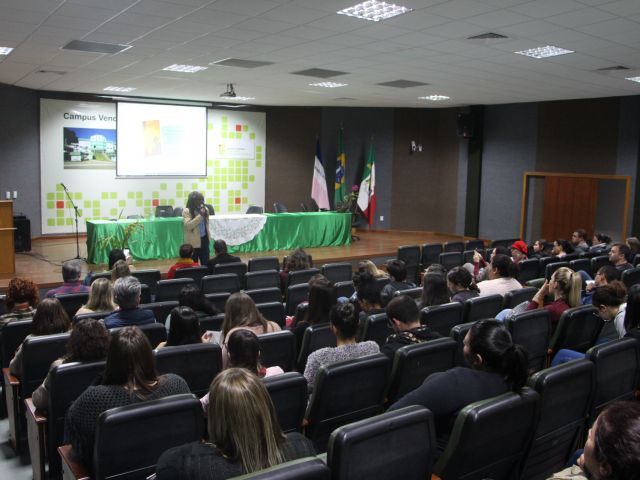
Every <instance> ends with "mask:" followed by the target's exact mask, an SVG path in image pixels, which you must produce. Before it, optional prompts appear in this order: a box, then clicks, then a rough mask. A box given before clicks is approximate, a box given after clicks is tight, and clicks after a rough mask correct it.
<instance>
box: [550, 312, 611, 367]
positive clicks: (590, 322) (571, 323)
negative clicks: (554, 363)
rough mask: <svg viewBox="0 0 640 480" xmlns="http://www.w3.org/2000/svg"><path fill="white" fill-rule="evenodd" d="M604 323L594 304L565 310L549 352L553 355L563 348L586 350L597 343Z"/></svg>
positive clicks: (551, 341) (552, 338)
mask: <svg viewBox="0 0 640 480" xmlns="http://www.w3.org/2000/svg"><path fill="white" fill-rule="evenodd" d="M602 325H603V321H602V318H600V317H599V316H598V314H597V311H596V309H595V308H594V307H593V306H592V305H582V306H580V307H575V308H569V309H568V310H565V311H564V312H563V313H562V315H561V317H560V321H559V322H558V325H557V327H556V331H555V333H554V334H553V337H551V340H550V341H549V354H550V355H553V354H555V353H557V352H558V350H560V349H562V348H567V349H569V350H576V351H578V352H583V353H584V352H586V351H587V350H588V349H589V348H591V347H592V346H593V345H594V344H595V342H596V340H597V338H598V335H600V330H602Z"/></svg>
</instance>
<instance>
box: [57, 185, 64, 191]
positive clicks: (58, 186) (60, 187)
mask: <svg viewBox="0 0 640 480" xmlns="http://www.w3.org/2000/svg"><path fill="white" fill-rule="evenodd" d="M63 190H64V188H63V187H62V185H61V184H57V185H56V192H62V191H63Z"/></svg>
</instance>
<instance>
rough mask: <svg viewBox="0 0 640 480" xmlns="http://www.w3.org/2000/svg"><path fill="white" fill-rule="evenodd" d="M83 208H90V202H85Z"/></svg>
mask: <svg viewBox="0 0 640 480" xmlns="http://www.w3.org/2000/svg"><path fill="white" fill-rule="evenodd" d="M83 206H84V208H91V200H85V201H84V203H83Z"/></svg>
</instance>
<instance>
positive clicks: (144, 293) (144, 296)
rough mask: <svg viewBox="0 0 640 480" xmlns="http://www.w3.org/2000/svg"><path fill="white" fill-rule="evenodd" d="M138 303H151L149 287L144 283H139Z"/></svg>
mask: <svg viewBox="0 0 640 480" xmlns="http://www.w3.org/2000/svg"><path fill="white" fill-rule="evenodd" d="M140 303H151V288H150V287H149V285H146V284H144V283H141V284H140Z"/></svg>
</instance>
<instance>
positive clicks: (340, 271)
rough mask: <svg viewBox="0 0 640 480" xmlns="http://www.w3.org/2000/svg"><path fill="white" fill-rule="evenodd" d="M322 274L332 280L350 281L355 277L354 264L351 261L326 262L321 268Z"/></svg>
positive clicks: (333, 281)
mask: <svg viewBox="0 0 640 480" xmlns="http://www.w3.org/2000/svg"><path fill="white" fill-rule="evenodd" d="M320 271H321V272H322V275H324V276H325V277H327V278H328V279H329V281H330V282H332V283H334V284H335V283H337V282H350V281H351V278H352V277H353V266H352V265H351V264H350V263H349V262H340V263H325V264H324V265H322V268H321V269H320Z"/></svg>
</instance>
